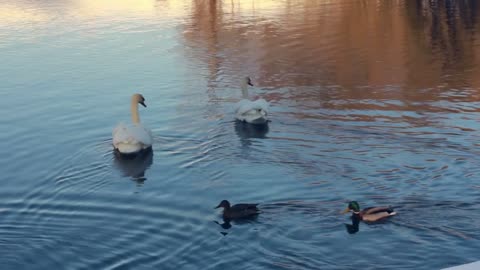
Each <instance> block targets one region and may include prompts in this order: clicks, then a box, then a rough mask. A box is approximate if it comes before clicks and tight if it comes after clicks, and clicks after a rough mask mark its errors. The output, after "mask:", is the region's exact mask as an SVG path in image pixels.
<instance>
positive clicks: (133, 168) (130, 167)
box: [113, 148, 153, 185]
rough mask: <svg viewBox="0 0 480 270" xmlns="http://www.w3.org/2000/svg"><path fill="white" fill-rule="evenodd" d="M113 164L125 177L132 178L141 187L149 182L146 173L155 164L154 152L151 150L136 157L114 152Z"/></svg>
mask: <svg viewBox="0 0 480 270" xmlns="http://www.w3.org/2000/svg"><path fill="white" fill-rule="evenodd" d="M113 162H114V165H115V166H116V167H117V168H118V169H119V170H120V171H121V172H122V174H123V175H124V176H129V177H131V178H132V180H134V181H135V182H137V183H138V184H140V185H141V184H143V182H145V180H147V178H145V171H146V170H148V168H150V166H151V165H152V163H153V151H152V149H151V148H149V149H146V150H145V151H142V152H140V153H138V154H136V155H121V154H119V153H118V152H116V151H114V160H113Z"/></svg>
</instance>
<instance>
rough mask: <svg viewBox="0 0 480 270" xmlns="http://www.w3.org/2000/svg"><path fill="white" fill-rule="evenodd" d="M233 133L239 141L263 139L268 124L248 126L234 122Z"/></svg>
mask: <svg viewBox="0 0 480 270" xmlns="http://www.w3.org/2000/svg"><path fill="white" fill-rule="evenodd" d="M234 125H235V133H237V135H238V137H239V138H240V139H241V140H248V139H252V138H253V139H265V138H267V133H268V123H267V124H264V125H258V124H257V125H255V124H249V123H245V122H242V121H238V120H237V121H235V124H234Z"/></svg>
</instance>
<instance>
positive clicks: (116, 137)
mask: <svg viewBox="0 0 480 270" xmlns="http://www.w3.org/2000/svg"><path fill="white" fill-rule="evenodd" d="M139 103H140V104H142V106H143V107H147V105H145V98H144V97H143V96H142V95H140V94H134V95H133V96H132V101H131V104H130V110H131V112H132V124H131V125H127V124H123V123H120V124H118V125H117V126H116V127H115V129H113V133H112V135H113V147H114V148H115V149H116V150H117V151H118V152H120V153H121V154H136V153H138V152H140V151H142V150H144V149H148V148H150V147H152V142H153V140H152V132H151V131H150V129H148V128H146V127H144V126H143V125H142V124H141V123H140V116H139V115H138V104H139Z"/></svg>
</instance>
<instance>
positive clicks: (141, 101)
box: [138, 95, 147, 108]
mask: <svg viewBox="0 0 480 270" xmlns="http://www.w3.org/2000/svg"><path fill="white" fill-rule="evenodd" d="M138 103H140V104H142V106H143V107H145V108H146V107H147V105H146V104H145V98H144V97H143V96H142V95H141V96H140V101H139V102H138Z"/></svg>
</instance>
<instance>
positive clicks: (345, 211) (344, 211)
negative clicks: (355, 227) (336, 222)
mask: <svg viewBox="0 0 480 270" xmlns="http://www.w3.org/2000/svg"><path fill="white" fill-rule="evenodd" d="M348 212H350V209H349V208H348V207H347V208H346V209H345V210H343V211H342V212H341V213H342V214H346V213H348Z"/></svg>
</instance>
